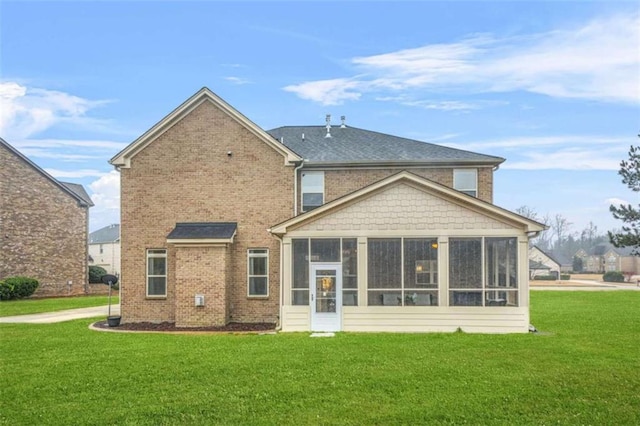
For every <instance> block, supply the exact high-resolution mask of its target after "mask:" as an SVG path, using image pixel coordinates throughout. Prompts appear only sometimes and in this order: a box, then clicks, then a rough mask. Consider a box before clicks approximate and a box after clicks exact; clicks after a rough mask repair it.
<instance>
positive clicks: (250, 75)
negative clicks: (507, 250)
mask: <svg viewBox="0 0 640 426" xmlns="http://www.w3.org/2000/svg"><path fill="white" fill-rule="evenodd" d="M0 43H1V45H0V48H1V51H0V55H1V56H0V66H1V68H0V102H1V104H0V136H2V137H3V138H4V139H5V140H7V141H8V142H9V143H11V144H12V145H14V146H15V147H16V148H18V149H19V150H20V151H21V152H23V153H24V154H25V155H27V156H28V157H29V158H31V159H32V160H33V161H34V162H35V163H36V164H38V165H40V166H41V167H43V168H44V169H45V170H47V171H48V172H49V173H51V174H52V175H53V176H55V177H57V178H59V179H60V180H64V181H69V182H75V183H81V184H83V185H85V188H87V191H88V192H89V194H90V195H91V196H92V198H93V200H94V202H95V204H96V206H95V207H93V208H92V209H91V218H90V229H91V230H96V229H98V228H100V227H102V226H105V225H107V224H109V223H115V222H118V221H119V210H118V206H119V186H118V185H119V182H118V181H119V179H118V174H117V172H115V171H114V170H113V168H112V167H111V166H110V165H109V164H108V163H107V161H108V160H109V159H110V158H111V157H112V156H113V155H115V154H116V153H117V152H118V151H120V150H121V149H122V148H124V147H125V146H126V145H127V144H128V143H130V142H131V141H133V140H134V139H136V138H137V137H138V136H140V135H141V134H142V133H144V132H145V131H146V130H147V129H149V128H150V127H151V126H153V125H154V124H155V123H156V122H157V121H159V120H160V119H162V118H163V117H164V116H165V115H166V114H168V113H169V112H171V111H172V110H173V109H174V108H175V107H177V106H178V105H179V104H180V103H182V102H183V101H184V100H185V99H187V98H188V97H189V96H191V95H192V94H193V93H195V92H196V91H197V90H199V89H200V88H201V87H202V86H207V87H209V88H210V89H211V90H213V91H214V92H216V93H217V94H218V95H219V96H221V97H222V98H223V99H225V100H226V101H227V102H229V103H230V104H231V105H233V106H234V107H235V108H237V109H238V110H239V111H241V112H242V113H243V114H245V115H246V116H247V117H248V118H249V119H251V120H252V121H254V122H255V123H257V124H258V125H259V126H261V127H263V128H264V129H271V128H274V127H278V126H282V125H311V124H318V125H321V124H324V117H325V115H326V114H332V116H333V117H334V122H338V121H339V117H340V116H341V115H346V117H347V124H348V125H352V126H355V127H360V128H365V129H370V130H375V131H379V132H384V133H390V134H394V135H399V136H403V137H409V138H414V139H419V140H424V141H428V142H433V143H438V144H443V145H448V146H453V147H457V148H462V149H467V150H471V151H476V152H481V153H484V154H490V155H497V156H501V157H505V158H506V159H507V161H506V162H505V163H504V164H503V165H502V166H501V167H500V169H499V170H498V171H497V172H496V173H495V175H494V179H495V197H494V201H495V203H496V204H497V205H499V206H501V207H505V208H508V209H511V210H514V209H516V208H518V207H520V206H522V205H527V206H529V207H531V208H533V209H535V210H536V211H537V212H538V214H539V215H540V216H543V215H545V214H549V215H551V216H553V215H555V214H561V215H563V216H565V217H566V218H567V219H568V220H569V221H570V222H572V223H573V226H572V228H571V230H572V231H573V232H579V231H581V230H582V229H583V228H584V227H585V226H586V225H587V224H588V223H589V222H590V221H592V222H593V223H594V224H595V225H597V226H598V229H599V230H600V231H605V230H608V229H612V228H618V227H620V225H621V223H620V222H618V221H615V220H614V219H613V218H612V217H611V214H610V213H609V210H608V207H609V205H610V204H611V203H620V202H626V203H633V204H637V203H638V201H639V199H638V194H634V193H632V192H631V191H630V190H629V189H628V188H626V187H625V186H624V185H623V184H622V183H621V181H620V177H619V176H618V175H617V170H618V168H619V162H620V160H622V159H624V158H626V156H627V151H628V148H629V146H630V145H631V144H638V143H640V140H639V139H638V137H637V136H636V135H637V134H638V132H639V131H640V6H639V3H638V2H632V1H630V2H615V1H606V2H590V1H589V2H586V1H585V2H581V1H567V2H551V1H549V2H541V1H536V2H524V1H512V2H506V1H505V2H489V1H474V2H461V1H452V2H431V1H425V2H417V1H414V2H364V1H359V2H337V1H336V2H267V1H262V2H244V1H240V2H166V1H165V2H151V1H143V2H134V3H131V2H71V1H64V2H31V1H26V2H12V1H3V2H2V3H0ZM212 195H213V194H212Z"/></svg>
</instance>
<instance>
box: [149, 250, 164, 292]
mask: <svg viewBox="0 0 640 426" xmlns="http://www.w3.org/2000/svg"><path fill="white" fill-rule="evenodd" d="M166 295H167V251H166V250H164V249H150V250H147V296H166Z"/></svg>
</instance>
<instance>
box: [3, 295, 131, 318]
mask: <svg viewBox="0 0 640 426" xmlns="http://www.w3.org/2000/svg"><path fill="white" fill-rule="evenodd" d="M107 303H108V297H107V296H81V297H57V298H52V299H19V300H4V301H2V302H0V317H10V316H13V315H26V314H37V313H40V312H54V311H63V310H65V309H75V308H90V307H92V306H102V305H106V304H107ZM117 303H118V296H115V297H114V296H111V304H114V305H115V304H117Z"/></svg>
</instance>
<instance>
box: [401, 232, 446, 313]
mask: <svg viewBox="0 0 640 426" xmlns="http://www.w3.org/2000/svg"><path fill="white" fill-rule="evenodd" d="M403 301H404V304H405V305H406V306H412V305H421V306H437V305H438V240H436V239H435V238H405V239H404V299H403Z"/></svg>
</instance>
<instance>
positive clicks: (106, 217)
mask: <svg viewBox="0 0 640 426" xmlns="http://www.w3.org/2000/svg"><path fill="white" fill-rule="evenodd" d="M89 189H90V190H91V200H92V201H93V204H95V205H94V206H93V207H92V208H91V209H90V210H89V214H90V216H91V217H90V226H91V229H99V228H102V227H103V226H106V225H109V224H111V223H120V174H119V173H118V172H116V171H115V170H112V171H110V172H109V173H105V174H104V175H103V176H101V177H100V178H99V179H97V180H95V181H93V182H91V183H90V184H89Z"/></svg>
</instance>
